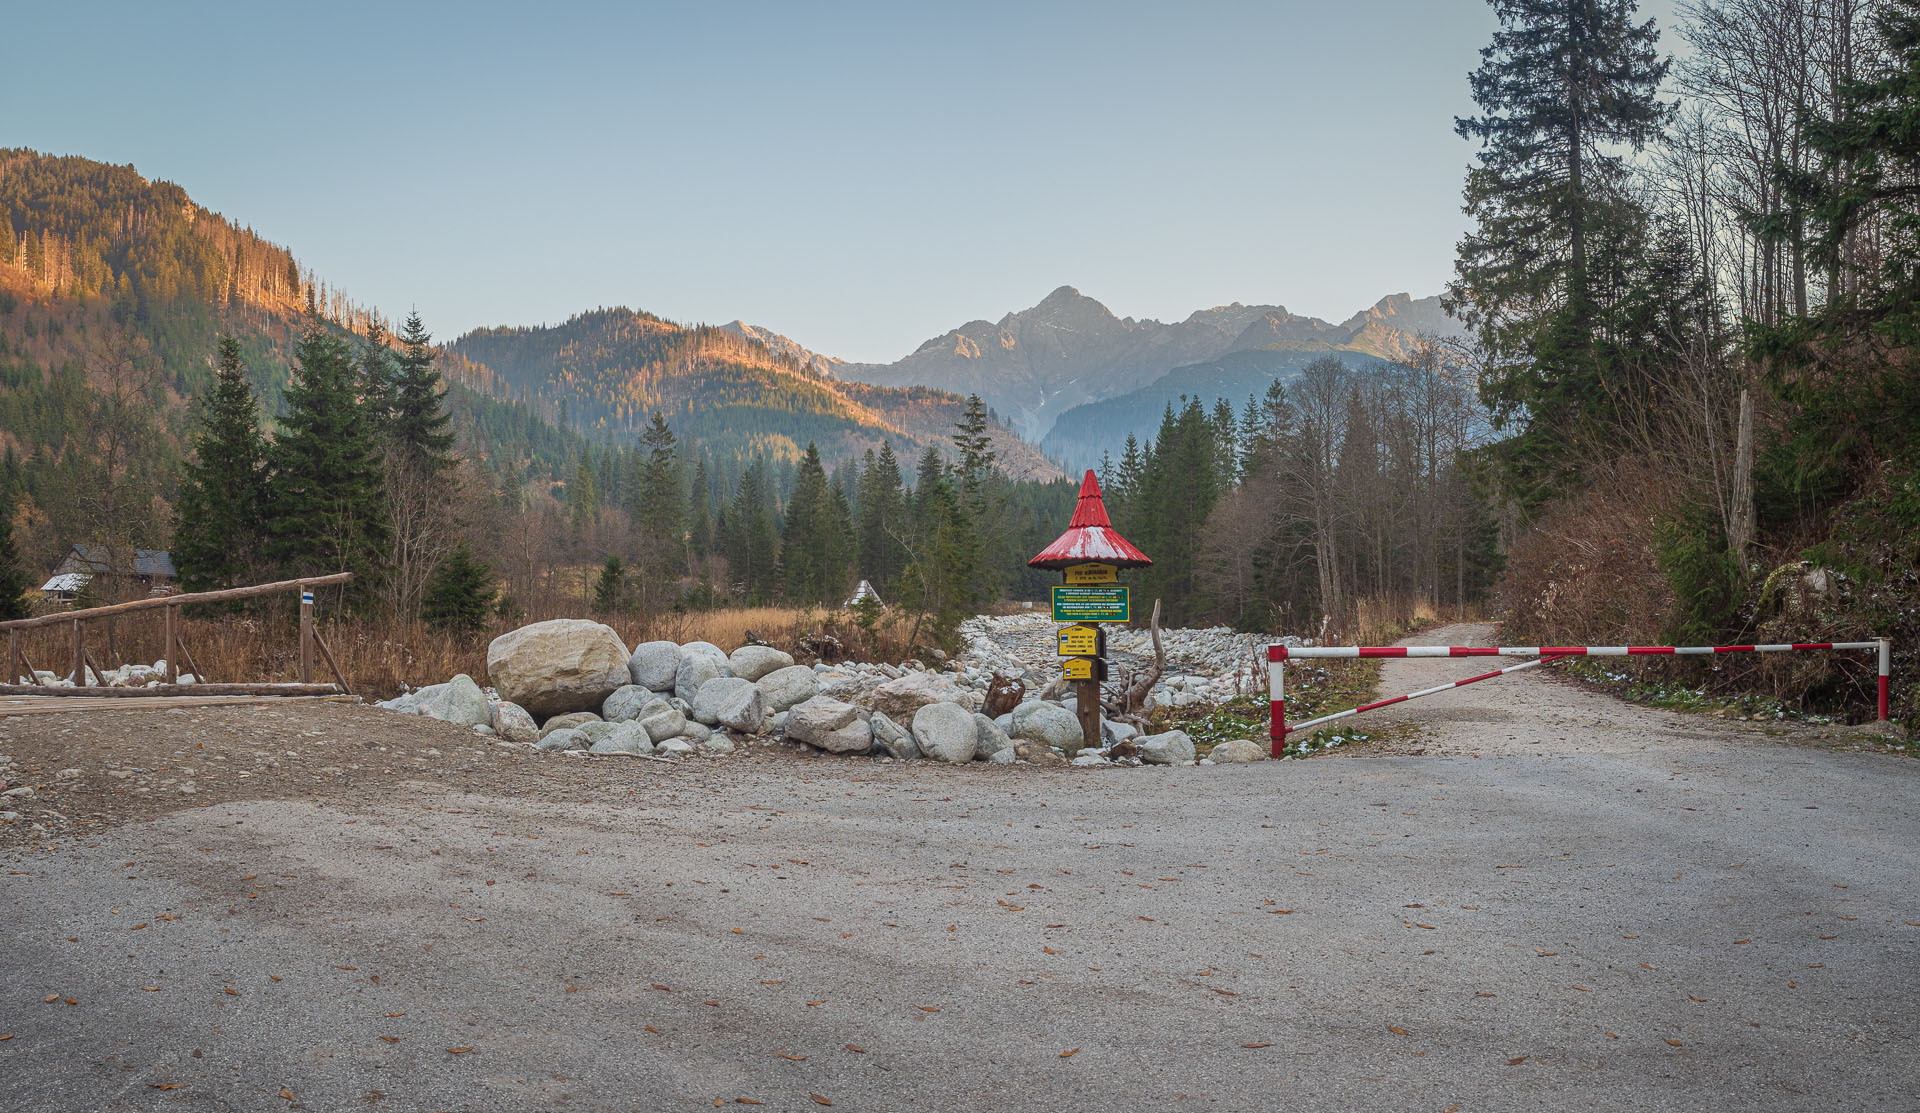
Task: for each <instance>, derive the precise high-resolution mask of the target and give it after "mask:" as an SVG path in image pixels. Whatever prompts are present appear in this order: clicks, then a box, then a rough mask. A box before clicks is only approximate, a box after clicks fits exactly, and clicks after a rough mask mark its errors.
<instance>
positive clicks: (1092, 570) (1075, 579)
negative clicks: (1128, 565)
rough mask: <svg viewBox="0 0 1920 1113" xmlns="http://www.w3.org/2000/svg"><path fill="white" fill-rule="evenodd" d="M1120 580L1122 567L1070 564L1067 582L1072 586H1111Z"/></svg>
mask: <svg viewBox="0 0 1920 1113" xmlns="http://www.w3.org/2000/svg"><path fill="white" fill-rule="evenodd" d="M1119 580H1120V567H1119V566H1118V565H1115V564H1069V565H1067V582H1068V583H1070V584H1111V583H1118V582H1119Z"/></svg>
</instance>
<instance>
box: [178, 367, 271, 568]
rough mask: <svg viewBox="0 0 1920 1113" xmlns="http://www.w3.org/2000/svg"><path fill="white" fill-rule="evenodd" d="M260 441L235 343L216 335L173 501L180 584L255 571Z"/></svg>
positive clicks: (262, 482)
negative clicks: (207, 388) (216, 352)
mask: <svg viewBox="0 0 1920 1113" xmlns="http://www.w3.org/2000/svg"><path fill="white" fill-rule="evenodd" d="M266 455H267V446H266V440H265V438H264V437H262V435H261V433H260V422H259V408H258V405H257V403H256V402H255V401H254V397H253V386H252V384H251V383H249V382H248V379H247V368H246V365H245V364H244V363H243V362H242V361H241V358H240V344H239V342H238V341H237V340H235V339H234V338H233V337H231V336H222V337H221V338H220V358H219V362H218V364H217V365H216V366H215V368H214V384H213V391H212V393H211V394H209V395H208V396H207V398H206V401H205V404H204V406H203V407H202V409H201V411H200V429H199V433H198V435H197V436H196V437H195V438H194V444H193V459H191V460H190V461H188V462H187V465H186V475H185V476H184V477H183V478H182V480H181V483H180V494H179V497H178V499H177V500H176V501H175V514H176V521H175V524H174V537H173V554H174V559H175V562H176V564H177V566H178V570H179V573H180V585H181V587H183V588H185V589H186V590H188V591H211V590H214V589H216V588H222V587H239V586H242V585H245V584H247V583H250V582H252V581H253V579H254V577H255V576H256V574H258V573H259V572H260V571H261V561H262V556H263V550H264V548H265V544H266V540H267V538H266V531H265V524H266V523H265V518H266V511H267V497H266V496H267V464H266Z"/></svg>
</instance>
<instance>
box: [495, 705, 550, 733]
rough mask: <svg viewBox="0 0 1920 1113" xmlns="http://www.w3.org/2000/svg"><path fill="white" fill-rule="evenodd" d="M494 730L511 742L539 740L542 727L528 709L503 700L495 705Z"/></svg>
mask: <svg viewBox="0 0 1920 1113" xmlns="http://www.w3.org/2000/svg"><path fill="white" fill-rule="evenodd" d="M493 732H494V733H495V734H497V735H499V736H500V737H502V738H504V739H506V740H507V741H509V742H538V741H539V740H540V727H539V726H538V724H536V723H535V722H534V721H533V716H532V715H529V714H528V713H527V709H526V708H524V707H522V706H520V705H519V704H517V703H511V702H509V701H507V700H501V701H500V702H499V703H496V704H494V705H493Z"/></svg>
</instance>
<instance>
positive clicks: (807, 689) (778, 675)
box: [758, 665, 820, 711]
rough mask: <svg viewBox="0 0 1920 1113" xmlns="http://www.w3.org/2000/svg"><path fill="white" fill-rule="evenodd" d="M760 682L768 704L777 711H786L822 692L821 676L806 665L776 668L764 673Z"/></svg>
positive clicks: (761, 690)
mask: <svg viewBox="0 0 1920 1113" xmlns="http://www.w3.org/2000/svg"><path fill="white" fill-rule="evenodd" d="M758 683H759V685H760V692H761V694H762V695H764V696H766V697H767V706H768V707H771V708H772V709H773V710H775V711H785V710H787V709H788V708H790V707H792V706H793V705H794V704H796V703H805V702H806V701H808V700H810V699H812V698H813V697H815V696H817V695H819V694H820V678H819V677H818V676H817V675H815V674H814V671H813V670H812V669H810V668H808V667H806V666H805V665H788V666H787V667H785V668H780V669H775V670H773V671H772V672H769V673H766V674H764V675H762V676H761V677H760V678H759V680H758Z"/></svg>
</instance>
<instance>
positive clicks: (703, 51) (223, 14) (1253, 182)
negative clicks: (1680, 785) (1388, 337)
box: [0, 0, 1666, 361]
mask: <svg viewBox="0 0 1920 1113" xmlns="http://www.w3.org/2000/svg"><path fill="white" fill-rule="evenodd" d="M1665 9H1666V4H1664V3H1662V4H1660V5H1659V6H1658V8H1657V9H1656V10H1655V11H1654V13H1653V14H1656V15H1660V16H1662V23H1663V25H1664V24H1665V22H1666V20H1665V18H1664V17H1665V14H1666V12H1665ZM0 26H4V32H5V35H6V38H7V39H8V40H9V42H10V45H9V46H8V47H7V48H6V50H5V64H4V65H0V146H26V147H32V148H36V149H39V150H43V151H49V152H56V153H63V154H78V155H85V156H87V157H90V158H96V159H102V160H105V161H109V162H116V163H127V162H131V163H133V164H134V165H135V166H137V167H138V168H139V169H140V171H141V172H142V173H143V174H145V175H146V176H147V177H149V178H166V179H170V180H172V181H175V182H178V183H180V184H181V185H182V186H184V187H185V188H186V189H187V191H188V193H189V194H191V195H192V196H193V197H194V198H195V199H196V200H197V201H199V202H200V203H201V204H204V205H206V206H207V207H209V208H211V209H214V210H216V211H219V212H221V213H223V214H225V215H227V216H229V217H231V218H233V219H235V220H236V221H238V222H240V223H242V224H251V225H252V226H253V227H254V228H256V229H258V230H259V231H260V232H262V233H263V234H264V235H266V236H267V237H269V238H270V239H273V240H275V241H277V242H280V243H284V244H286V245H288V246H289V247H291V248H292V249H293V250H294V252H295V254H296V255H297V256H298V257H299V258H300V259H301V260H302V262H303V263H305V264H307V265H309V266H311V267H313V268H314V270H315V271H317V272H318V274H319V275H320V276H321V277H322V278H323V279H324V280H325V281H327V282H328V283H329V284H330V285H339V286H342V287H344V288H345V289H346V290H347V292H348V293H349V294H350V295H351V296H352V297H354V298H355V299H356V300H359V301H362V302H365V303H370V304H373V305H376V306H378V307H380V308H381V309H383V310H385V311H386V312H387V313H389V314H390V315H395V314H399V313H404V312H405V310H406V309H407V308H408V307H409V306H416V305H417V306H418V307H419V309H420V311H421V312H422V314H423V315H424V316H425V317H426V320H427V324H428V326H429V328H431V329H432V330H433V331H434V332H435V333H436V335H439V336H441V337H447V338H450V337H451V336H452V335H454V334H456V333H459V332H462V331H465V330H466V329H469V328H472V327H474V326H477V325H486V324H529V323H538V322H542V321H548V322H552V321H559V320H563V319H565V318H566V317H567V316H569V315H571V314H573V313H574V312H577V311H579V310H582V309H588V308H592V307H594V306H598V305H616V304H624V305H630V306H635V307H640V308H645V309H648V310H652V311H654V312H656V313H659V314H661V315H663V316H666V317H670V318H673V319H675V320H683V321H708V322H714V323H718V322H723V321H728V320H732V319H733V318H735V317H742V318H745V319H746V320H748V321H751V322H754V323H756V324H762V325H766V326H769V327H771V328H774V329H777V330H779V331H782V332H785V333H787V334H788V335H790V336H792V337H794V338H795V339H797V340H799V341H800V342H802V343H804V344H806V345H808V346H810V347H813V348H815V349H818V350H821V351H824V352H828V353H831V354H834V355H839V356H842V357H845V358H849V359H859V360H876V361H886V360H892V359H896V358H898V357H900V356H902V355H904V354H906V353H907V352H908V351H910V350H912V349H913V348H914V347H915V346H917V345H918V344H919V343H920V342H922V341H923V340H925V339H927V338H928V337H931V336H935V335H938V334H939V333H941V332H944V331H945V330H947V329H948V328H951V327H954V326H956V325H959V324H961V323H962V322H964V321H967V320H971V319H974V318H980V317H985V318H989V319H997V318H998V317H999V316H1000V315H1001V314H1002V313H1004V312H1006V311H1007V310H1010V309H1018V308H1024V307H1026V306H1029V305H1031V304H1033V303H1034V302H1036V301H1038V300H1039V299H1040V298H1041V297H1043V296H1045V295H1046V293H1047V292H1048V291H1050V290H1052V289H1053V288H1054V287H1056V286H1059V285H1061V284H1063V283H1066V284H1071V285H1074V286H1077V287H1079V288H1080V289H1081V290H1082V291H1083V292H1085V293H1087V294H1089V295H1091V296H1093V297H1097V298H1099V299H1101V300H1102V301H1104V302H1106V303H1107V305H1108V306H1109V307H1111V308H1112V309H1113V310H1114V311H1115V312H1116V313H1119V314H1122V315H1131V316H1138V317H1159V318H1162V319H1176V318H1179V317H1183V316H1185V315H1186V314H1187V313H1188V312H1190V311H1191V310H1193V309H1196V308H1201V307H1204V306H1210V305H1217V304H1221V303H1225V302H1230V301H1245V302H1277V303H1280V304H1284V305H1286V306H1287V307H1288V308H1289V309H1292V310H1294V311H1295V312H1300V313H1308V314H1312V315H1315V316H1320V317H1327V318H1331V319H1334V320H1338V319H1340V318H1343V317H1345V316H1347V315H1349V314H1351V313H1353V312H1354V311H1356V310H1358V309H1361V308H1363V307H1364V306H1367V305H1370V304H1371V303H1372V302H1373V301H1375V300H1376V299H1377V298H1379V297H1380V296H1382V295H1384V294H1387V293H1392V292H1396V291H1402V290H1405V291H1410V292H1412V293H1414V294H1415V295H1424V294H1431V293H1435V292H1437V291H1438V290H1439V289H1440V287H1441V285H1442V284H1443V283H1444V282H1445V280H1446V277H1447V275H1448V273H1449V272H1450V269H1451V265H1452V250H1453V244H1454V242H1455V241H1456V240H1457V239H1458V238H1459V235H1460V233H1461V232H1462V230H1463V229H1464V227H1465V223H1464V218H1463V217H1462V216H1461V215H1460V212H1459V195H1460V181H1461V174H1462V171H1463V169H1464V168H1465V166H1466V164H1467V162H1468V160H1469V158H1470V156H1471V149H1470V147H1469V146H1468V144H1467V143H1466V142H1465V141H1463V140H1461V139H1459V138H1457V137H1456V136H1455V135H1454V134H1453V130H1452V121H1453V117H1454V116H1455V115H1457V114H1462V113H1465V112H1467V111H1468V110H1469V109H1470V108H1471V104H1470V102H1469V101H1468V99H1467V95H1466V74H1467V72H1468V71H1469V70H1471V69H1472V68H1473V67H1474V66H1475V65H1477V64H1478V56H1477V51H1478V49H1479V48H1480V47H1481V46H1482V45H1483V44H1484V43H1485V42H1486V40H1487V37H1488V34H1489V33H1490V31H1491V30H1492V27H1493V19H1492V16H1491V14H1490V12H1489V11H1488V9H1487V8H1486V6H1485V4H1483V3H1480V2H1479V0H1324V2H1321V3H1295V2H1285V0H1273V2H1267V3H1241V4H1227V3H1219V4H1208V3H1177V4H1176V3H1166V2H1162V3H1157V4H1151V5H1144V4H1142V5H1135V4H1120V3H1098V4H1093V3H1089V4H1040V3H1014V4H1005V5H1002V4H991V3H981V2H967V3H958V4H951V5H946V6H944V7H940V8H938V9H936V6H935V5H931V4H918V3H890V4H874V5H848V4H824V3H823V4H795V3H780V4H764V5H755V4H723V3H699V4H694V3H688V4H684V5H674V6H659V7H642V6H639V5H612V4H609V5H585V4H571V5H567V4H544V3H542V4H526V3H518V4H497V5H496V4H488V3H481V2H477V0H476V2H472V3H463V4H447V5H438V6H432V7H429V6H427V5H391V4H368V5H359V4H353V3H330V4H324V5H316V4H306V5H279V4H272V5H265V4H257V3H248V4H197V5H188V4H179V5H176V4H153V3H138V4H117V5H114V4H95V3H85V2H82V0H70V2H65V3H42V4H32V5H21V6H16V7H15V8H14V9H13V10H12V11H11V12H10V13H9V14H8V15H7V17H6V19H5V21H4V24H0Z"/></svg>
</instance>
